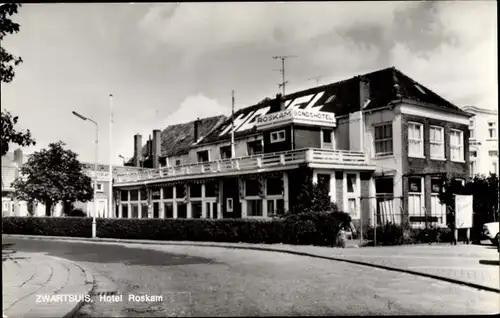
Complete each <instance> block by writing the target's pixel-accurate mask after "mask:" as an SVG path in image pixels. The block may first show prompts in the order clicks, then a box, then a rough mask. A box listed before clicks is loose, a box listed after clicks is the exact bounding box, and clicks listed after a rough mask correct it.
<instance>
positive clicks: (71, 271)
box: [2, 252, 93, 317]
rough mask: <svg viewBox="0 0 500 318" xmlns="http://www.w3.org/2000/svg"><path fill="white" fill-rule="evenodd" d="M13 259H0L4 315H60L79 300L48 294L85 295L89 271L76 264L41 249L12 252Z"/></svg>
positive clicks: (77, 305) (76, 305)
mask: <svg viewBox="0 0 500 318" xmlns="http://www.w3.org/2000/svg"><path fill="white" fill-rule="evenodd" d="M16 256H20V257H22V259H18V260H17V261H16V262H14V261H13V260H9V259H6V260H5V261H3V262H2V272H3V278H4V279H3V313H4V316H6V317H64V316H66V315H67V314H68V313H71V312H73V311H75V310H76V309H78V308H79V306H81V303H80V302H79V301H78V300H77V299H75V300H74V301H68V300H66V301H64V300H63V299H62V298H60V299H54V298H52V299H50V297H52V296H62V295H82V296H81V297H83V295H86V294H88V293H89V292H90V290H91V289H92V287H93V277H92V275H91V274H90V273H89V272H88V271H86V270H85V269H82V268H81V267H79V266H78V265H77V264H75V263H73V262H70V261H68V260H64V259H61V258H57V257H52V256H48V255H44V254H41V253H23V252H19V253H16Z"/></svg>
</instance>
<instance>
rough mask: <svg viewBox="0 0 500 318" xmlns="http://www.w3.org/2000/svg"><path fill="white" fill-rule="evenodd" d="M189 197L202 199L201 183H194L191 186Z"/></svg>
mask: <svg viewBox="0 0 500 318" xmlns="http://www.w3.org/2000/svg"><path fill="white" fill-rule="evenodd" d="M189 188H190V189H189V190H190V192H189V196H190V197H191V198H201V184H200V183H194V184H191V185H190V186H189Z"/></svg>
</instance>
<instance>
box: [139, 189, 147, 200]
mask: <svg viewBox="0 0 500 318" xmlns="http://www.w3.org/2000/svg"><path fill="white" fill-rule="evenodd" d="M139 193H140V195H141V196H140V198H139V199H140V200H141V201H146V200H147V199H148V193H147V191H146V189H145V188H142V189H141V190H140V191H139Z"/></svg>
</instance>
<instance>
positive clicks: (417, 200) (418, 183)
mask: <svg viewBox="0 0 500 318" xmlns="http://www.w3.org/2000/svg"><path fill="white" fill-rule="evenodd" d="M408 185H409V189H408V215H409V218H410V224H411V226H412V227H424V226H425V222H422V221H423V220H422V217H424V216H425V215H424V214H423V207H424V198H423V196H424V195H423V178H422V177H411V178H409V179H408ZM424 221H425V220H424Z"/></svg>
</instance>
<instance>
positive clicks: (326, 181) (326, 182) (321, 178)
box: [318, 174, 331, 192]
mask: <svg viewBox="0 0 500 318" xmlns="http://www.w3.org/2000/svg"><path fill="white" fill-rule="evenodd" d="M330 179H331V176H330V175H329V174H318V185H319V186H320V187H322V188H323V189H325V190H326V191H328V192H330Z"/></svg>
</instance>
